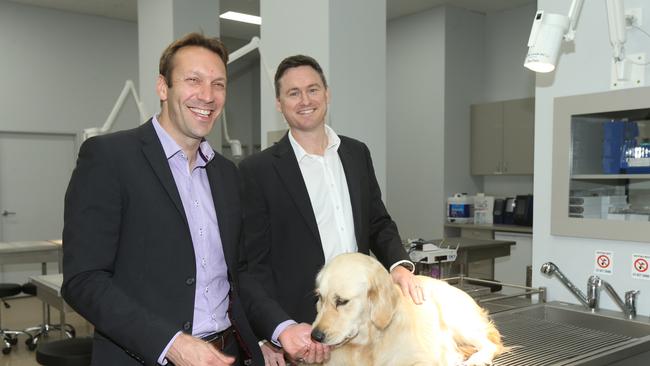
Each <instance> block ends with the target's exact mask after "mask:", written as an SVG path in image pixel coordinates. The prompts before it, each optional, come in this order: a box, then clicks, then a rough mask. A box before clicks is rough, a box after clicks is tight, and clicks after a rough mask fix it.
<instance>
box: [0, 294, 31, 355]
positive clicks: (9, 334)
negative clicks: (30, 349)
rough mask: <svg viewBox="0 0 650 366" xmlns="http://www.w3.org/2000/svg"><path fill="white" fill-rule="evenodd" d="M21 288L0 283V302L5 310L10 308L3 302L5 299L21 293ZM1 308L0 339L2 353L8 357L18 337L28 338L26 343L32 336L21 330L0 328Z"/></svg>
mask: <svg viewBox="0 0 650 366" xmlns="http://www.w3.org/2000/svg"><path fill="white" fill-rule="evenodd" d="M21 291H22V286H21V285H19V284H17V283H0V300H1V301H2V304H3V305H4V307H5V308H7V309H9V308H10V307H11V306H10V305H9V304H8V303H7V302H6V301H5V299H4V298H5V297H9V296H15V295H18V294H19V293H21ZM1 310H2V307H0V338H2V353H3V354H5V355H8V354H9V352H11V346H13V345H15V344H16V343H18V335H19V334H24V335H26V336H27V337H28V339H27V340H28V341H30V340H31V339H32V336H31V335H30V334H29V333H27V332H24V331H22V330H10V329H4V328H2V311H1Z"/></svg>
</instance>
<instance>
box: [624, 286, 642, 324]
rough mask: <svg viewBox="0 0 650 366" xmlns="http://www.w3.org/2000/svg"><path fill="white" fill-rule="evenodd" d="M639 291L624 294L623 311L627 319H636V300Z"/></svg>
mask: <svg viewBox="0 0 650 366" xmlns="http://www.w3.org/2000/svg"><path fill="white" fill-rule="evenodd" d="M639 293H641V291H639V290H630V291H626V292H625V310H626V313H627V314H626V315H627V317H628V318H629V319H632V318H634V317H636V298H637V296H639Z"/></svg>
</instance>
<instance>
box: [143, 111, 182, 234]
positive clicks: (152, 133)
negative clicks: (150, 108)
mask: <svg viewBox="0 0 650 366" xmlns="http://www.w3.org/2000/svg"><path fill="white" fill-rule="evenodd" d="M140 131H141V137H142V142H143V146H142V152H143V153H144V156H145V157H146V158H147V160H148V161H149V164H151V168H152V169H153V171H154V172H155V173H156V175H157V176H158V179H159V180H160V183H161V184H162V185H163V187H165V190H166V191H167V194H168V195H169V198H170V199H171V200H172V202H174V205H175V206H176V209H177V210H178V213H179V214H180V215H181V216H182V217H183V220H184V221H185V225H187V226H188V227H189V225H188V223H187V217H185V210H184V209H183V202H182V201H181V196H180V194H179V193H178V188H176V182H174V176H173V175H172V171H171V169H170V168H169V162H168V161H167V159H166V157H165V152H164V150H163V148H162V145H161V144H160V140H158V136H157V135H156V130H155V129H154V127H153V124H152V123H151V120H149V121H148V122H147V123H146V124H144V125H143V126H141V127H140Z"/></svg>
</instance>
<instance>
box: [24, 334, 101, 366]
mask: <svg viewBox="0 0 650 366" xmlns="http://www.w3.org/2000/svg"><path fill="white" fill-rule="evenodd" d="M92 352H93V339H92V338H90V337H80V338H70V339H62V340H59V341H53V342H45V343H40V344H39V345H38V348H37V349H36V362H38V364H39V365H45V366H89V365H90V360H91V356H92Z"/></svg>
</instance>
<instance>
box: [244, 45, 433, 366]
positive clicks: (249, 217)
mask: <svg viewBox="0 0 650 366" xmlns="http://www.w3.org/2000/svg"><path fill="white" fill-rule="evenodd" d="M275 92H276V107H277V109H278V111H280V112H282V114H283V115H284V118H285V119H286V121H287V123H288V125H289V132H288V133H287V134H286V135H285V136H284V138H282V139H281V140H280V141H279V142H278V143H277V144H276V145H274V146H272V147H270V148H268V149H266V150H264V151H263V152H261V153H259V154H256V155H253V156H251V157H249V158H247V159H245V160H244V161H242V162H241V163H240V165H239V167H240V170H241V174H242V179H243V182H244V187H245V195H244V197H245V198H244V209H245V219H244V229H245V240H246V246H245V254H246V256H247V260H248V272H247V274H246V275H247V276H252V277H254V279H255V280H256V282H255V281H248V282H247V284H248V285H250V287H247V286H242V298H243V300H244V303H245V305H246V309H247V312H248V317H249V319H250V321H251V325H252V326H253V329H254V331H255V332H256V334H257V335H258V336H259V337H260V338H263V339H267V340H271V341H272V342H273V343H274V344H276V345H278V346H281V347H282V349H283V351H284V352H285V353H286V354H287V355H288V356H289V358H290V359H293V360H304V361H306V362H309V363H313V362H321V361H322V360H324V359H326V358H327V357H328V352H329V350H328V348H327V347H325V346H323V345H322V344H320V343H318V342H314V341H312V340H311V338H310V334H311V331H312V330H311V326H310V325H309V323H311V322H313V321H314V319H315V317H316V298H315V297H314V281H315V279H316V274H317V272H318V271H319V270H320V268H321V267H322V266H323V265H324V264H325V263H327V262H328V261H329V260H330V259H332V258H333V257H335V256H336V255H338V254H341V253H349V252H357V251H358V252H362V253H366V254H368V253H369V252H370V251H372V252H373V254H374V255H375V256H377V258H378V259H379V260H380V261H381V262H382V263H383V265H384V266H386V268H387V269H389V270H390V271H391V275H392V277H393V280H394V281H395V282H396V283H397V284H399V285H400V286H401V288H402V291H403V292H404V293H405V294H407V295H410V296H411V297H412V298H413V299H414V301H415V302H416V303H420V302H421V301H422V292H421V290H420V289H419V287H418V286H417V284H416V282H415V280H414V276H413V275H412V273H411V271H410V270H408V269H406V268H405V267H409V268H410V269H412V268H413V264H412V263H411V262H409V261H408V255H407V254H406V252H405V251H404V248H403V247H402V244H401V240H400V237H399V234H398V232H397V226H396V225H395V222H393V220H392V219H391V217H390V216H389V215H388V212H386V208H385V207H384V203H383V202H382V199H381V192H380V190H379V185H378V184H377V179H376V177H375V172H374V168H373V165H372V161H371V159H370V152H369V151H368V148H367V147H366V145H365V144H363V143H362V142H360V141H357V140H354V139H351V138H348V137H345V136H338V135H337V134H336V133H335V132H334V130H333V129H332V128H330V127H329V126H327V125H326V124H325V116H326V115H327V107H328V103H329V89H328V87H327V82H326V80H325V76H324V75H323V70H322V69H321V67H320V65H319V64H318V62H316V60H314V59H313V58H311V57H309V56H303V55H296V56H291V57H288V58H286V59H284V60H283V61H282V62H281V63H280V65H279V66H278V69H277V72H276V74H275ZM402 265H404V266H402ZM353 275H354V274H352V273H351V274H350V276H353ZM253 284H257V285H258V286H257V287H252V285H253ZM263 350H264V353H265V358H267V360H268V358H269V357H271V356H273V354H272V353H271V352H270V351H277V352H276V354H277V353H279V350H277V349H275V348H273V347H272V346H270V345H269V344H267V345H266V346H264V348H263ZM276 362H277V363H278V364H279V365H284V361H283V360H281V359H278V360H276Z"/></svg>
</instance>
